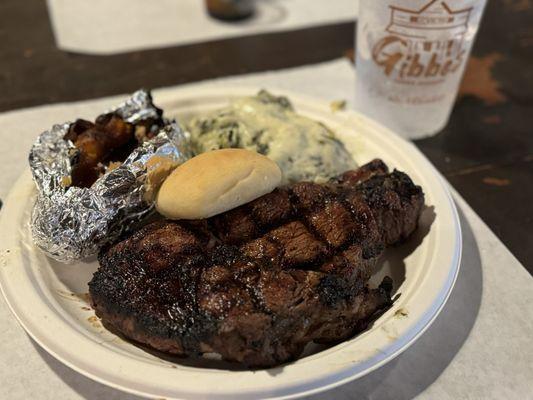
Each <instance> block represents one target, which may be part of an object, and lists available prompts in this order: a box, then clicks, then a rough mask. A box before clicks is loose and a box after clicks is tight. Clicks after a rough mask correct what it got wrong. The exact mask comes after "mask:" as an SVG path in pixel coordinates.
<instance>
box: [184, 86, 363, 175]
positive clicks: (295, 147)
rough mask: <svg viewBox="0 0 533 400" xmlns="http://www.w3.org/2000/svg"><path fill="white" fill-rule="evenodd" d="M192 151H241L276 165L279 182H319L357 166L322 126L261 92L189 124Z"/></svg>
mask: <svg viewBox="0 0 533 400" xmlns="http://www.w3.org/2000/svg"><path fill="white" fill-rule="evenodd" d="M187 129H188V130H189V132H190V133H191V138H192V141H193V146H194V150H195V152H196V153H203V152H205V151H209V150H215V149H221V148H228V147H240V148H244V149H248V150H253V151H257V152H258V153H261V154H264V155H265V156H267V157H269V158H270V159H271V160H273V161H275V162H276V163H277V164H278V166H279V167H280V168H281V170H282V171H283V182H284V183H288V182H296V181H315V182H324V181H326V180H327V179H329V178H331V177H332V176H335V175H338V174H340V173H342V172H344V171H347V170H349V169H353V168H355V167H356V164H355V162H354V160H353V158H352V157H351V155H350V154H349V153H348V151H347V150H346V148H345V147H344V144H343V143H342V142H341V141H340V140H338V139H337V138H335V135H334V133H333V132H332V131H331V130H330V129H329V128H328V127H326V126H325V125H323V124H321V123H319V122H317V121H314V120H312V119H310V118H307V117H304V116H302V115H298V114H297V113H295V112H294V109H293V108H292V105H291V103H290V102H289V100H288V99H287V98H286V97H276V96H273V95H271V94H269V93H268V92H266V91H264V90H262V91H261V92H259V94H258V95H257V96H252V97H244V98H240V99H238V100H235V101H234V102H232V103H231V104H230V105H229V106H228V107H226V108H223V109H220V110H217V111H214V112H212V113H209V114H206V115H202V116H199V117H196V118H194V119H192V120H191V121H190V122H189V123H188V125H187Z"/></svg>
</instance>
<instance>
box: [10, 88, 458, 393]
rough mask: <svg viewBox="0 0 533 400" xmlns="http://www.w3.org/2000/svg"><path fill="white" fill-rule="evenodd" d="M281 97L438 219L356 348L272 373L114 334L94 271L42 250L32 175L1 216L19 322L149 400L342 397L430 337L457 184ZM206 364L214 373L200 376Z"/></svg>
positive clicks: (396, 263)
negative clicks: (99, 303) (91, 299)
mask: <svg viewBox="0 0 533 400" xmlns="http://www.w3.org/2000/svg"><path fill="white" fill-rule="evenodd" d="M255 91H256V90H255V89H242V88H241V89H236V88H224V89H217V90H200V91H199V90H197V89H195V90H194V91H193V90H183V91H180V92H179V93H178V94H176V92H173V93H174V94H173V95H172V96H169V95H160V96H159V97H157V96H156V99H155V100H156V103H157V104H159V105H160V106H161V107H163V108H164V109H165V111H166V113H167V116H168V115H173V116H177V117H178V118H179V117H181V118H184V117H187V116H189V115H191V114H194V113H197V112H200V111H205V110H207V109H211V108H216V107H220V106H222V105H224V104H226V103H227V101H228V99H229V98H231V97H235V96H241V95H247V94H253V93H255ZM274 93H283V94H287V95H289V96H290V98H291V100H292V101H293V103H294V104H295V106H296V108H297V110H298V111H299V112H301V113H303V114H306V115H308V116H310V117H312V118H314V119H317V120H320V121H322V122H324V123H326V124H327V125H329V126H330V127H331V128H333V129H334V130H335V131H336V132H337V134H338V136H339V137H340V138H341V139H342V140H343V141H344V142H345V143H346V145H347V147H348V148H349V150H350V151H352V152H353V155H354V157H355V159H356V160H357V162H358V163H359V164H362V163H364V162H366V161H369V160H371V159H372V158H374V157H380V158H382V159H383V160H384V161H385V162H386V163H387V164H388V165H389V167H391V168H398V169H400V170H403V171H405V172H407V173H408V174H409V175H410V176H411V177H412V179H413V180H414V181H415V182H416V183H417V184H419V185H421V186H422V188H423V189H424V192H425V194H426V204H428V205H431V206H433V207H434V213H435V214H433V213H432V211H431V210H426V211H425V212H424V214H423V218H422V224H421V227H420V229H419V231H418V233H417V234H416V235H415V236H417V237H415V238H414V239H413V240H411V241H410V242H409V243H407V244H406V245H404V246H402V247H400V248H398V249H395V250H394V251H389V252H388V261H387V262H385V263H383V265H381V266H380V269H379V271H378V272H377V276H378V277H377V278H376V279H378V278H379V277H381V276H383V275H384V274H389V275H391V276H392V277H393V279H394V281H395V283H396V284H397V285H399V287H397V288H396V291H397V293H401V295H400V297H399V298H398V299H397V301H396V302H395V303H394V306H393V307H392V308H391V309H390V310H389V311H387V312H386V313H385V314H384V315H383V316H381V317H380V318H379V319H378V320H377V321H376V322H375V323H374V324H373V325H372V327H371V328H369V329H368V330H366V331H365V332H363V333H362V334H360V335H358V336H357V337H355V338H353V339H351V340H348V341H346V342H344V343H341V344H339V345H337V346H334V347H330V348H328V349H325V350H323V351H320V352H318V353H315V354H310V355H307V356H305V357H303V358H300V359H299V360H298V361H296V362H293V363H290V364H287V365H284V366H280V367H277V368H272V369H270V370H260V371H246V370H235V368H234V367H231V366H230V367H227V364H224V363H221V362H219V363H216V362H213V363H211V362H208V361H205V360H203V361H202V360H199V361H190V360H187V361H184V362H183V363H175V362H172V361H169V360H167V359H161V358H158V357H156V356H155V355H153V354H151V353H148V352H146V351H145V350H142V349H141V348H139V347H136V346H134V345H132V344H130V343H127V342H125V341H123V340H121V339H120V338H118V337H117V336H115V335H114V334H112V333H110V332H108V331H107V330H105V329H104V328H103V327H102V325H101V324H100V323H99V321H98V320H97V319H96V317H94V313H93V311H92V310H91V309H90V308H89V305H88V302H87V296H86V293H87V291H88V289H87V282H88V281H89V280H90V279H91V277H92V274H93V272H94V271H95V269H96V268H97V263H96V262H95V261H92V262H80V263H76V264H73V265H62V264H60V263H58V262H55V261H53V260H51V259H49V258H47V257H46V256H44V255H43V254H42V253H41V252H40V251H38V250H37V249H36V248H35V247H34V246H33V244H32V242H31V238H30V235H29V230H28V219H29V215H30V210H31V206H32V203H33V200H34V196H35V189H34V186H33V182H32V180H31V176H30V173H29V171H27V172H26V173H25V174H24V175H23V176H22V177H21V178H20V179H19V181H18V182H17V184H16V185H15V186H14V188H13V190H12V191H11V193H10V195H9V197H8V198H7V201H6V204H5V206H4V209H3V210H2V212H1V219H0V246H1V247H0V284H1V287H2V291H3V294H4V296H5V298H6V300H7V302H8V303H9V306H10V307H11V310H12V311H13V313H14V314H15V315H16V317H17V318H18V320H19V321H20V323H21V324H22V326H23V327H24V328H25V329H26V331H27V332H28V333H29V334H30V335H31V336H32V337H33V338H34V339H35V340H36V341H37V342H38V343H39V344H40V345H41V346H42V347H43V348H45V349H46V350H47V351H48V352H50V353H51V354H52V355H53V356H54V357H56V358H57V359H59V360H60V361H62V362H63V363H65V364H66V365H68V366H70V367H71V368H73V369H75V370H76V371H78V372H80V373H82V374H84V375H86V376H88V377H90V378H93V379H95V380H97V381H99V382H102V383H105V384H107V385H110V386H112V387H115V388H117V389H121V390H125V391H128V392H131V393H135V394H139V395H145V396H148V397H158V398H161V397H162V398H167V399H171V398H172V399H173V398H206V397H209V398H213V399H250V398H266V397H269V398H289V397H297V396H300V395H304V394H311V393H316V392H319V391H322V390H325V389H328V388H332V387H334V386H337V385H340V384H342V383H344V382H348V381H350V380H353V379H356V378H358V377H360V376H362V375H364V374H366V373H368V372H370V371H372V370H374V369H376V368H378V367H379V366H381V365H383V364H384V363H386V362H388V361H390V360H391V359H392V358H394V357H395V356H397V355H398V354H399V353H400V352H402V351H403V350H405V349H406V348H407V347H408V346H409V345H410V344H412V343H413V342H414V341H415V340H416V338H417V337H418V336H420V335H421V334H422V332H424V330H425V329H427V328H428V326H429V325H430V324H431V322H432V321H433V320H434V319H435V317H436V316H437V314H438V313H439V311H440V310H441V308H442V306H443V305H444V303H445V301H446V299H447V297H448V295H449V294H450V291H451V289H452V286H453V284H454V282H455V279H456V277H457V272H458V269H459V261H460V257H461V230H460V226H459V220H458V218H457V212H456V210H455V206H454V204H453V201H452V199H451V197H450V194H449V192H448V190H447V188H446V184H445V183H444V181H443V180H442V179H441V177H440V175H439V174H438V172H437V171H436V170H435V169H434V167H433V166H432V165H431V164H430V163H429V162H428V161H427V160H426V159H425V158H424V156H422V154H421V153H420V152H419V151H418V150H417V149H416V148H415V147H414V146H413V145H412V144H410V143H408V142H406V141H404V140H403V139H401V138H399V137H398V136H396V135H394V134H393V133H391V132H390V131H389V130H387V129H385V128H383V127H382V126H380V125H378V124H377V123H375V122H373V121H371V120H369V119H367V118H365V117H363V116H361V115H359V114H356V113H354V112H351V111H339V112H336V113H333V112H332V111H331V110H330V107H329V105H328V104H326V103H323V102H319V101H316V100H313V99H309V98H305V97H302V96H299V95H297V94H293V93H287V92H284V91H274ZM432 215H433V216H435V217H434V221H433V222H432V223H431V219H432ZM429 225H431V226H430V227H429ZM428 230H429V231H428ZM418 242H420V243H418ZM417 244H418V245H417ZM409 253H410V254H409ZM314 350H315V351H316V348H315V349H314ZM312 351H313V349H312V348H311V349H308V350H307V353H308V354H309V353H312ZM207 364H210V366H211V367H210V368H205V367H203V368H201V367H199V366H200V365H207Z"/></svg>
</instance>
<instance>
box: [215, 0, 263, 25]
mask: <svg viewBox="0 0 533 400" xmlns="http://www.w3.org/2000/svg"><path fill="white" fill-rule="evenodd" d="M205 6H206V8H207V12H208V13H209V15H211V16H212V17H214V18H217V19H221V20H223V21H240V20H243V19H245V18H249V17H251V16H252V14H253V13H254V0H205Z"/></svg>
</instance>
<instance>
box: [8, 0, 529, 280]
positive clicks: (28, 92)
mask: <svg viewBox="0 0 533 400" xmlns="http://www.w3.org/2000/svg"><path fill="white" fill-rule="evenodd" d="M0 15H2V24H1V25H0V43H2V45H1V47H0V60H2V61H1V62H0V90H1V92H2V96H1V97H0V111H7V110H13V109H17V108H22V107H29V106H36V105H41V104H49V103H54V102H65V101H74V100H81V99H89V98H97V97H102V96H108V95H113V94H119V93H126V92H131V91H133V90H135V89H137V88H138V87H141V86H142V87H162V86H168V85H176V84H180V83H186V82H194V81H199V80H203V79H209V78H215V77H221V76H228V75H237V74H245V73H249V72H256V71H264V70H273V69H281V68H287V67H293V66H299V65H305V64H312V63H316V62H320V61H326V60H331V59H335V58H338V57H339V56H343V55H344V56H347V57H353V42H354V40H353V38H354V24H353V23H342V24H335V25H327V26H322V27H314V28H307V29H301V30H297V31H289V32H281V33H272V34H261V35H254V36H246V37H239V38H233V39H225V40H218V41H212V42H208V43H199V44H193V45H186V46H178V47H171V48H165V49H156V50H145V51H135V52H130V53H123V54H117V55H110V56H90V55H81V54H73V53H68V52H63V51H61V50H59V49H57V47H56V46H55V43H54V38H53V33H52V29H51V26H50V21H49V18H48V15H47V9H46V3H45V1H44V0H25V1H17V0H4V1H2V2H0ZM532 19H533V4H532V2H531V1H529V0H491V1H489V2H488V4H487V9H486V11H485V16H484V19H483V22H482V25H481V28H480V31H479V34H478V38H477V40H476V44H475V46H474V50H473V52H472V57H471V59H470V61H469V65H468V67H467V72H466V73H465V78H464V81H463V84H462V87H461V90H460V94H459V97H458V100H457V103H456V105H455V108H454V111H453V113H452V116H451V119H450V121H449V123H448V125H447V127H446V128H445V129H444V130H443V131H442V132H441V133H439V134H438V135H436V136H434V137H432V138H429V139H423V140H418V141H416V145H417V146H418V147H419V148H420V149H421V150H422V152H424V154H425V155H426V156H427V157H428V158H429V159H430V160H431V161H432V162H433V163H434V164H435V165H436V167H437V168H438V169H439V170H440V171H441V172H442V173H443V175H444V176H445V177H446V178H447V179H448V181H449V182H450V183H451V184H452V185H453V186H454V187H455V188H456V189H457V191H458V192H459V193H460V194H461V195H462V196H463V197H464V198H465V199H466V200H467V201H468V203H470V205H471V206H472V207H473V209H474V210H475V211H476V212H477V213H478V214H479V215H480V216H481V218H482V219H483V220H484V221H485V222H486V223H487V224H488V225H489V226H490V228H491V229H492V230H493V231H494V232H495V233H496V235H497V236H498V237H499V238H500V239H501V240H502V241H503V243H505V244H506V245H507V247H508V248H509V249H510V250H511V251H512V252H513V253H514V254H515V256H516V257H517V258H518V259H519V260H520V261H521V262H522V264H523V265H524V266H525V267H526V268H527V269H528V271H529V272H530V273H533V205H532V200H533V185H532V183H533V25H531V23H530V22H531V20H532ZM30 21H31V22H30ZM503 267H504V266H503Z"/></svg>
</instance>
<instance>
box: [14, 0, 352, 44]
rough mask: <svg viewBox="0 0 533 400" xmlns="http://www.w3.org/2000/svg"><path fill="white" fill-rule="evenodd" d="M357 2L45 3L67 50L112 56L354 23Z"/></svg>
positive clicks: (58, 41) (161, 0)
mask: <svg viewBox="0 0 533 400" xmlns="http://www.w3.org/2000/svg"><path fill="white" fill-rule="evenodd" d="M10 1H11V0H10ZM30 1H32V0H30ZM41 1H42V0H41ZM357 3H358V0H334V2H333V4H332V3H331V2H328V1H323V0H209V1H207V0H157V1H150V2H148V1H146V0H91V1H87V0H47V2H46V3H45V4H46V6H47V8H48V14H49V15H50V20H51V22H52V30H53V33H54V37H55V41H56V44H57V46H58V47H59V48H60V49H61V50H65V51H72V52H76V53H83V54H100V55H103V54H106V55H108V54H117V53H124V52H128V51H135V50H146V49H160V48H163V47H171V46H181V45H187V44H192V43H201V42H208V41H213V40H221V39H227V38H232V37H240V36H251V35H257V34H260V33H273V32H282V31H289V30H295V29H302V28H308V27H313V26H324V25H329V24H336V23H339V22H347V21H350V22H353V20H354V19H355V18H356V14H357ZM209 11H210V12H211V14H210V13H209ZM213 14H214V15H217V16H218V18H214V17H213V16H211V15H213ZM237 14H238V15H241V16H243V17H244V16H245V15H247V17H246V18H244V19H242V18H241V19H240V20H237V21H235V22H234V23H228V20H227V19H226V20H222V19H221V18H224V16H227V17H228V18H229V17H231V16H237ZM279 45H280V46H281V45H282V43H280V44H279Z"/></svg>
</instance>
